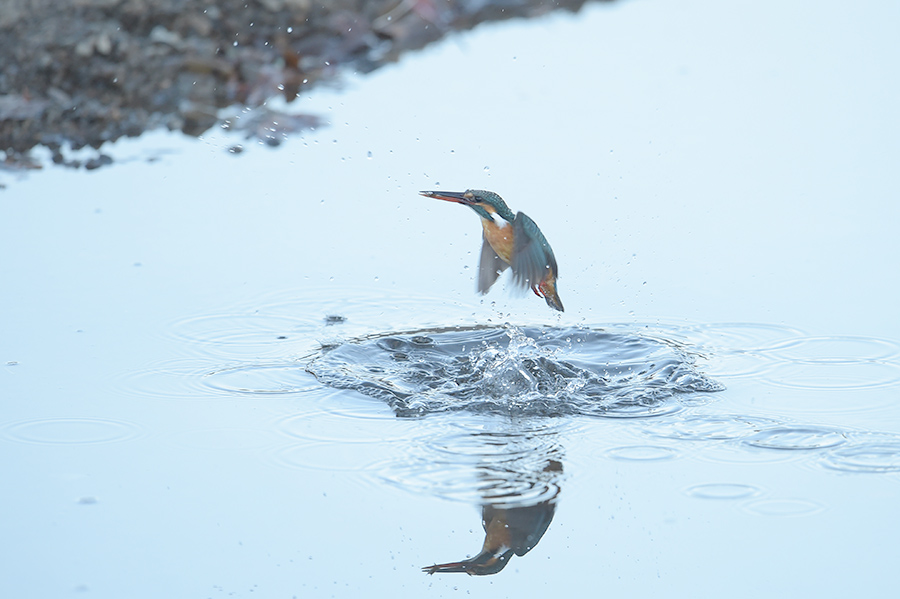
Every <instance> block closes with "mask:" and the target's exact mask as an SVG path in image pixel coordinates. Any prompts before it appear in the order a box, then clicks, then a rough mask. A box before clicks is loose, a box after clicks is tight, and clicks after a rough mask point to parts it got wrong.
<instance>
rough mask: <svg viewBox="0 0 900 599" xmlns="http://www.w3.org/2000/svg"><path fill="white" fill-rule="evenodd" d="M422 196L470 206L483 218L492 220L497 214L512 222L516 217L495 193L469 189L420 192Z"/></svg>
mask: <svg viewBox="0 0 900 599" xmlns="http://www.w3.org/2000/svg"><path fill="white" fill-rule="evenodd" d="M419 194H420V195H423V196H425V197H426V198H435V199H438V200H444V201H447V202H456V203H457V204H463V205H465V206H468V207H469V208H471V209H472V210H474V211H475V212H476V213H478V216H480V217H481V218H485V219H487V220H492V219H493V218H494V217H493V215H494V214H497V215H498V216H500V217H501V218H503V219H504V220H507V221H509V222H512V221H513V220H514V219H515V218H516V216H515V215H514V214H513V212H512V210H510V209H509V206H507V205H506V202H504V201H503V198H501V197H500V196H499V195H497V194H496V193H494V192H493V191H485V190H484V189H468V190H466V191H464V192H459V191H420V192H419Z"/></svg>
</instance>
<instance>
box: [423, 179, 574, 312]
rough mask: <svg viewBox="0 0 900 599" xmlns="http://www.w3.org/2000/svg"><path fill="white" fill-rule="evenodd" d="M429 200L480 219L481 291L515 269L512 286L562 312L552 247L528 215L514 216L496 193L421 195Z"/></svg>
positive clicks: (477, 191)
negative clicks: (459, 208) (454, 206)
mask: <svg viewBox="0 0 900 599" xmlns="http://www.w3.org/2000/svg"><path fill="white" fill-rule="evenodd" d="M419 194H421V195H423V196H425V197H426V198H435V199H438V200H445V201H447V202H456V203H457V204H462V205H464V206H468V207H469V208H471V209H472V210H474V211H475V213H476V214H478V216H479V217H481V227H482V229H483V241H482V244H481V261H480V263H479V266H478V291H479V292H480V293H482V294H484V293H487V292H488V289H490V288H491V286H492V285H493V284H494V282H495V281H496V280H497V277H499V276H500V273H502V272H503V271H504V270H506V269H507V268H509V267H512V278H513V283H514V284H515V285H516V286H517V287H520V288H522V289H531V290H532V291H533V292H534V294H535V295H537V296H538V297H542V298H544V300H545V301H546V302H547V305H548V306H550V307H551V308H553V309H554V310H559V311H560V312H562V311H563V305H562V301H561V300H560V299H559V294H558V293H557V292H556V279H557V278H558V277H559V269H558V268H557V266H556V257H555V256H554V255H553V250H552V249H550V244H549V243H547V239H546V238H545V237H544V234H543V233H541V230H540V229H539V228H538V226H537V224H536V223H535V222H534V221H533V220H531V219H530V218H529V217H528V216H527V215H525V213H523V212H519V213H518V214H513V211H512V210H510V209H509V206H507V205H506V202H504V201H503V198H501V197H500V196H499V195H497V194H496V193H494V192H493V191H485V190H483V189H469V190H467V191H464V192H455V191H420V192H419Z"/></svg>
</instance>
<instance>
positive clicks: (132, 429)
mask: <svg viewBox="0 0 900 599" xmlns="http://www.w3.org/2000/svg"><path fill="white" fill-rule="evenodd" d="M139 432H140V428H139V427H138V426H137V425H136V424H134V423H131V422H126V421H123V420H113V419H111V418H43V419H38V420H25V421H23V422H15V423H12V424H9V425H7V426H5V427H3V428H2V429H0V434H2V435H3V436H4V437H6V438H8V439H9V440H11V441H20V442H24V443H38V444H46V445H93V444H96V443H116V442H121V441H127V440H130V439H133V438H135V437H136V436H137V435H138V434H139Z"/></svg>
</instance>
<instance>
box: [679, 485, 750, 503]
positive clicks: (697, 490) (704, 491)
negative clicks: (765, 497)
mask: <svg viewBox="0 0 900 599" xmlns="http://www.w3.org/2000/svg"><path fill="white" fill-rule="evenodd" d="M685 493H687V494H688V495H690V496H691V497H697V498H698V499H746V498H748V497H753V496H755V495H759V494H760V493H761V491H760V489H759V488H757V487H754V486H752V485H742V484H738V483H707V484H704V485H694V486H693V487H689V488H687V489H685Z"/></svg>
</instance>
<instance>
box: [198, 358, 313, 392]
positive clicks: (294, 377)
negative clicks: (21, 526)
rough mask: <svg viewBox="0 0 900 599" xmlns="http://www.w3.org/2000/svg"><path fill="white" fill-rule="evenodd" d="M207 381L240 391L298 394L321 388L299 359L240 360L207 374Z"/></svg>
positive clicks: (205, 382)
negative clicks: (296, 360)
mask: <svg viewBox="0 0 900 599" xmlns="http://www.w3.org/2000/svg"><path fill="white" fill-rule="evenodd" d="M201 380H202V382H203V384H204V385H206V386H208V387H210V388H212V389H215V390H216V391H224V392H226V393H233V394H239V395H260V396H267V395H295V394H298V393H306V392H308V391H313V390H315V389H320V388H321V385H319V384H318V383H317V382H316V381H315V380H314V379H312V377H310V376H309V374H308V373H307V372H306V371H305V370H304V369H303V368H302V367H301V366H299V365H298V364H297V363H295V362H287V363H283V362H282V363H270V364H239V365H236V366H228V367H225V368H219V369H216V370H212V371H209V372H206V373H204V374H203V377H202V379H201Z"/></svg>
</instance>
